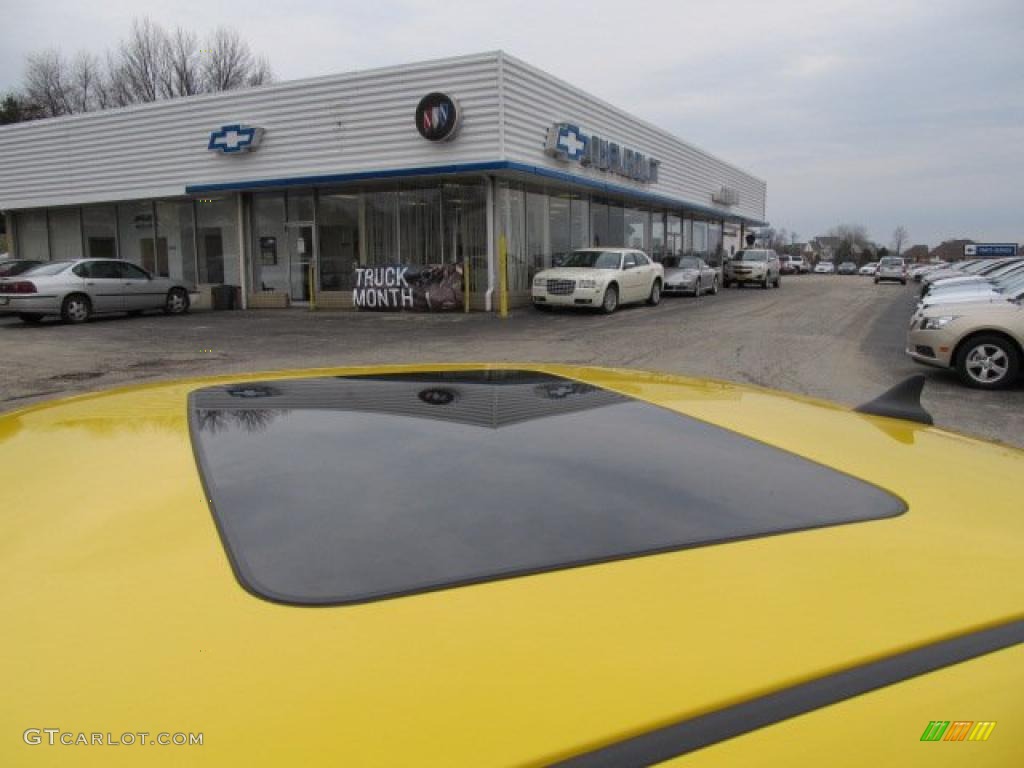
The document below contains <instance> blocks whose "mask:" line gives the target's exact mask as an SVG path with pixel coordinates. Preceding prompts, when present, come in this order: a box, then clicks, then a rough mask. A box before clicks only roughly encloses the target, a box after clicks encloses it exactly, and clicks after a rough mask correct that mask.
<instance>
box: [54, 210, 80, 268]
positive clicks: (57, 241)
mask: <svg viewBox="0 0 1024 768" xmlns="http://www.w3.org/2000/svg"><path fill="white" fill-rule="evenodd" d="M47 218H48V219H49V225H50V258H51V259H53V260H54V261H63V260H65V259H80V258H82V219H81V216H80V214H79V210H78V209H77V208H52V209H51V210H50V212H49V215H48V217H47Z"/></svg>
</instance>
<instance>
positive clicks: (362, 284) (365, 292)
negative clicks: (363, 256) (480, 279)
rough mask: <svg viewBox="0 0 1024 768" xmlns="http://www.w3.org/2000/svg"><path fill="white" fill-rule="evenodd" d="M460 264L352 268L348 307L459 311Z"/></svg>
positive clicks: (460, 302) (461, 288)
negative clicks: (352, 284)
mask: <svg viewBox="0 0 1024 768" xmlns="http://www.w3.org/2000/svg"><path fill="white" fill-rule="evenodd" d="M464 295H465V294H464V293H463V271H462V265H461V264H432V265H427V266H422V265H416V266H387V267H356V287H355V289H353V291H352V305H353V306H354V307H356V308H357V309H366V310H376V311H378V312H401V311H402V310H406V311H413V312H452V311H457V310H461V309H462V308H463V299H464Z"/></svg>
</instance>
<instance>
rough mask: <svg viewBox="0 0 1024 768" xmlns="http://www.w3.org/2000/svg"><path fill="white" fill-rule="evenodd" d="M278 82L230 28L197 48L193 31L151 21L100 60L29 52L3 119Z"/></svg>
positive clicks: (133, 30) (139, 24)
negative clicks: (21, 78)
mask: <svg viewBox="0 0 1024 768" xmlns="http://www.w3.org/2000/svg"><path fill="white" fill-rule="evenodd" d="M272 80H273V74H272V72H271V69H270V63H269V62H268V60H267V58H266V57H265V56H256V55H254V54H253V52H252V50H251V49H250V47H249V44H248V43H246V42H245V41H244V40H242V38H241V37H240V36H239V35H238V33H237V32H236V31H234V30H232V29H228V28H226V27H221V28H219V29H217V30H215V31H214V33H213V34H212V35H211V36H210V37H209V38H208V41H207V43H206V45H205V47H204V48H203V49H202V50H200V47H199V38H198V36H197V35H196V34H195V33H194V32H190V31H188V30H185V29H182V28H181V27H179V28H177V29H175V30H174V31H173V32H170V33H169V32H167V31H166V30H164V29H163V28H162V27H160V26H158V25H157V24H154V23H153V22H152V21H150V20H149V19H141V20H139V19H136V20H135V21H133V22H132V27H131V33H130V34H129V36H128V38H127V39H125V40H123V41H122V42H121V43H120V44H119V45H118V47H117V48H116V49H115V50H113V51H107V52H106V54H105V56H104V57H103V58H100V57H98V56H96V55H95V54H92V53H88V52H81V53H79V54H77V55H76V56H75V58H74V59H73V61H72V63H71V64H70V65H69V64H68V61H67V60H66V59H65V58H64V56H63V55H62V54H61V53H60V52H59V51H57V50H48V51H42V52H39V53H34V54H32V55H30V56H29V57H28V58H27V61H26V68H25V79H24V84H23V85H22V88H21V89H20V90H19V91H16V92H14V93H11V94H10V96H9V98H8V99H6V100H5V101H4V102H3V105H2V114H0V119H2V120H3V121H5V122H17V121H21V120H31V119H35V118H37V117H57V116H60V115H68V114H73V113H76V112H88V111H91V110H94V109H109V108H112V107H124V106H128V105H130V104H136V103H139V102H150V101H156V100H157V99H172V98H177V97H179V96H191V95H193V94H197V93H207V92H211V91H224V90H230V89H234V88H245V87H249V86H254V85H262V84H264V83H269V82H271V81H272Z"/></svg>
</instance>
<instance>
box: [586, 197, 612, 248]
mask: <svg viewBox="0 0 1024 768" xmlns="http://www.w3.org/2000/svg"><path fill="white" fill-rule="evenodd" d="M590 235H591V241H590V244H591V245H592V246H594V247H595V248H597V247H600V246H607V245H608V204H607V203H605V202H604V201H598V200H594V201H593V202H591V204H590Z"/></svg>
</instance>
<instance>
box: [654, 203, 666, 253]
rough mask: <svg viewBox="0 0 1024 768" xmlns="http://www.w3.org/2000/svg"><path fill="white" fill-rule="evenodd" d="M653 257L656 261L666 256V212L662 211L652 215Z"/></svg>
mask: <svg viewBox="0 0 1024 768" xmlns="http://www.w3.org/2000/svg"><path fill="white" fill-rule="evenodd" d="M651 258H652V259H654V260H655V261H661V260H663V259H664V258H665V214H664V213H662V212H661V211H655V213H654V215H653V216H651Z"/></svg>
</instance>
